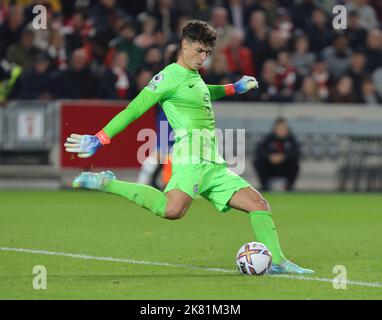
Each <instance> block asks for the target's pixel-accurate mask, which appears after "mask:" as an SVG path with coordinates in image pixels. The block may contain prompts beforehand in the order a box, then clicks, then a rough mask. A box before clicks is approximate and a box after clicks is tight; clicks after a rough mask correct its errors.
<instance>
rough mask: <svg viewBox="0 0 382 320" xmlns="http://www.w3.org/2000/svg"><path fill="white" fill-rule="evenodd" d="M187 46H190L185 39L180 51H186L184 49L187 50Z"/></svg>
mask: <svg viewBox="0 0 382 320" xmlns="http://www.w3.org/2000/svg"><path fill="white" fill-rule="evenodd" d="M189 46H190V43H189V42H188V40H187V39H183V40H182V49H183V50H186V49H188V47H189Z"/></svg>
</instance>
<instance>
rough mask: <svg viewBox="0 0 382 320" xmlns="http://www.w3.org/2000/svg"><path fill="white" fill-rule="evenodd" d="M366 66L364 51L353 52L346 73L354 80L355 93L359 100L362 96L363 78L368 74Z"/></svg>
mask: <svg viewBox="0 0 382 320" xmlns="http://www.w3.org/2000/svg"><path fill="white" fill-rule="evenodd" d="M365 66H366V56H365V55H364V54H363V53H362V52H355V53H353V55H352V57H351V59H350V66H349V69H348V70H347V72H346V75H348V76H349V77H350V78H351V79H352V80H353V87H354V93H355V95H356V97H357V100H359V97H360V96H361V84H362V79H363V78H364V77H365V76H366V71H365Z"/></svg>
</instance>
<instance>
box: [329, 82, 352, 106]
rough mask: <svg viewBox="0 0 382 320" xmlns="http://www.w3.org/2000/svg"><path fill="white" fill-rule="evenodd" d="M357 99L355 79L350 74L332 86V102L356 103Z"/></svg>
mask: <svg viewBox="0 0 382 320" xmlns="http://www.w3.org/2000/svg"><path fill="white" fill-rule="evenodd" d="M355 101H356V95H355V93H354V88H353V80H352V79H351V78H350V77H349V76H342V77H341V78H339V79H338V80H337V82H336V83H335V84H334V85H333V86H332V88H331V95H330V102H334V103H354V102H355Z"/></svg>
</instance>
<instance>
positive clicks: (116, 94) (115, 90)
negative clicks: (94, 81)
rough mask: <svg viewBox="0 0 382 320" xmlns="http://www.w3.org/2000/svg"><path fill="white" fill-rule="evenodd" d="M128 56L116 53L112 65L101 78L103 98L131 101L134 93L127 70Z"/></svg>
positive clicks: (132, 83) (124, 53) (133, 85)
mask: <svg viewBox="0 0 382 320" xmlns="http://www.w3.org/2000/svg"><path fill="white" fill-rule="evenodd" d="M127 65H128V55H127V53H126V52H117V53H116V54H115V57H114V61H113V64H112V65H111V67H110V68H109V69H107V70H106V71H105V72H104V73H103V74H102V76H101V84H102V90H103V91H104V94H103V98H105V99H122V100H126V99H132V98H133V97H134V94H135V92H136V89H135V84H134V81H133V79H132V77H131V75H130V74H129V72H128V70H127Z"/></svg>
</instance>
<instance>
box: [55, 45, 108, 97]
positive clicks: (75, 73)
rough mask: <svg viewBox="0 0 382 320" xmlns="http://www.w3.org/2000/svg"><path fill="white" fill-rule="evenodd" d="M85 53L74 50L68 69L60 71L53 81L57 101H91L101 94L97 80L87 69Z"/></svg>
mask: <svg viewBox="0 0 382 320" xmlns="http://www.w3.org/2000/svg"><path fill="white" fill-rule="evenodd" d="M87 60H88V58H87V56H86V51H85V50H83V49H76V50H74V52H73V53H72V56H71V59H70V67H69V68H68V69H67V70H64V71H60V72H59V73H58V76H57V77H56V80H55V91H56V97H57V98H59V99H91V98H99V97H100V94H101V90H100V85H99V80H98V78H97V76H96V75H95V74H94V73H93V72H92V71H91V70H90V69H89V66H88V63H87Z"/></svg>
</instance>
